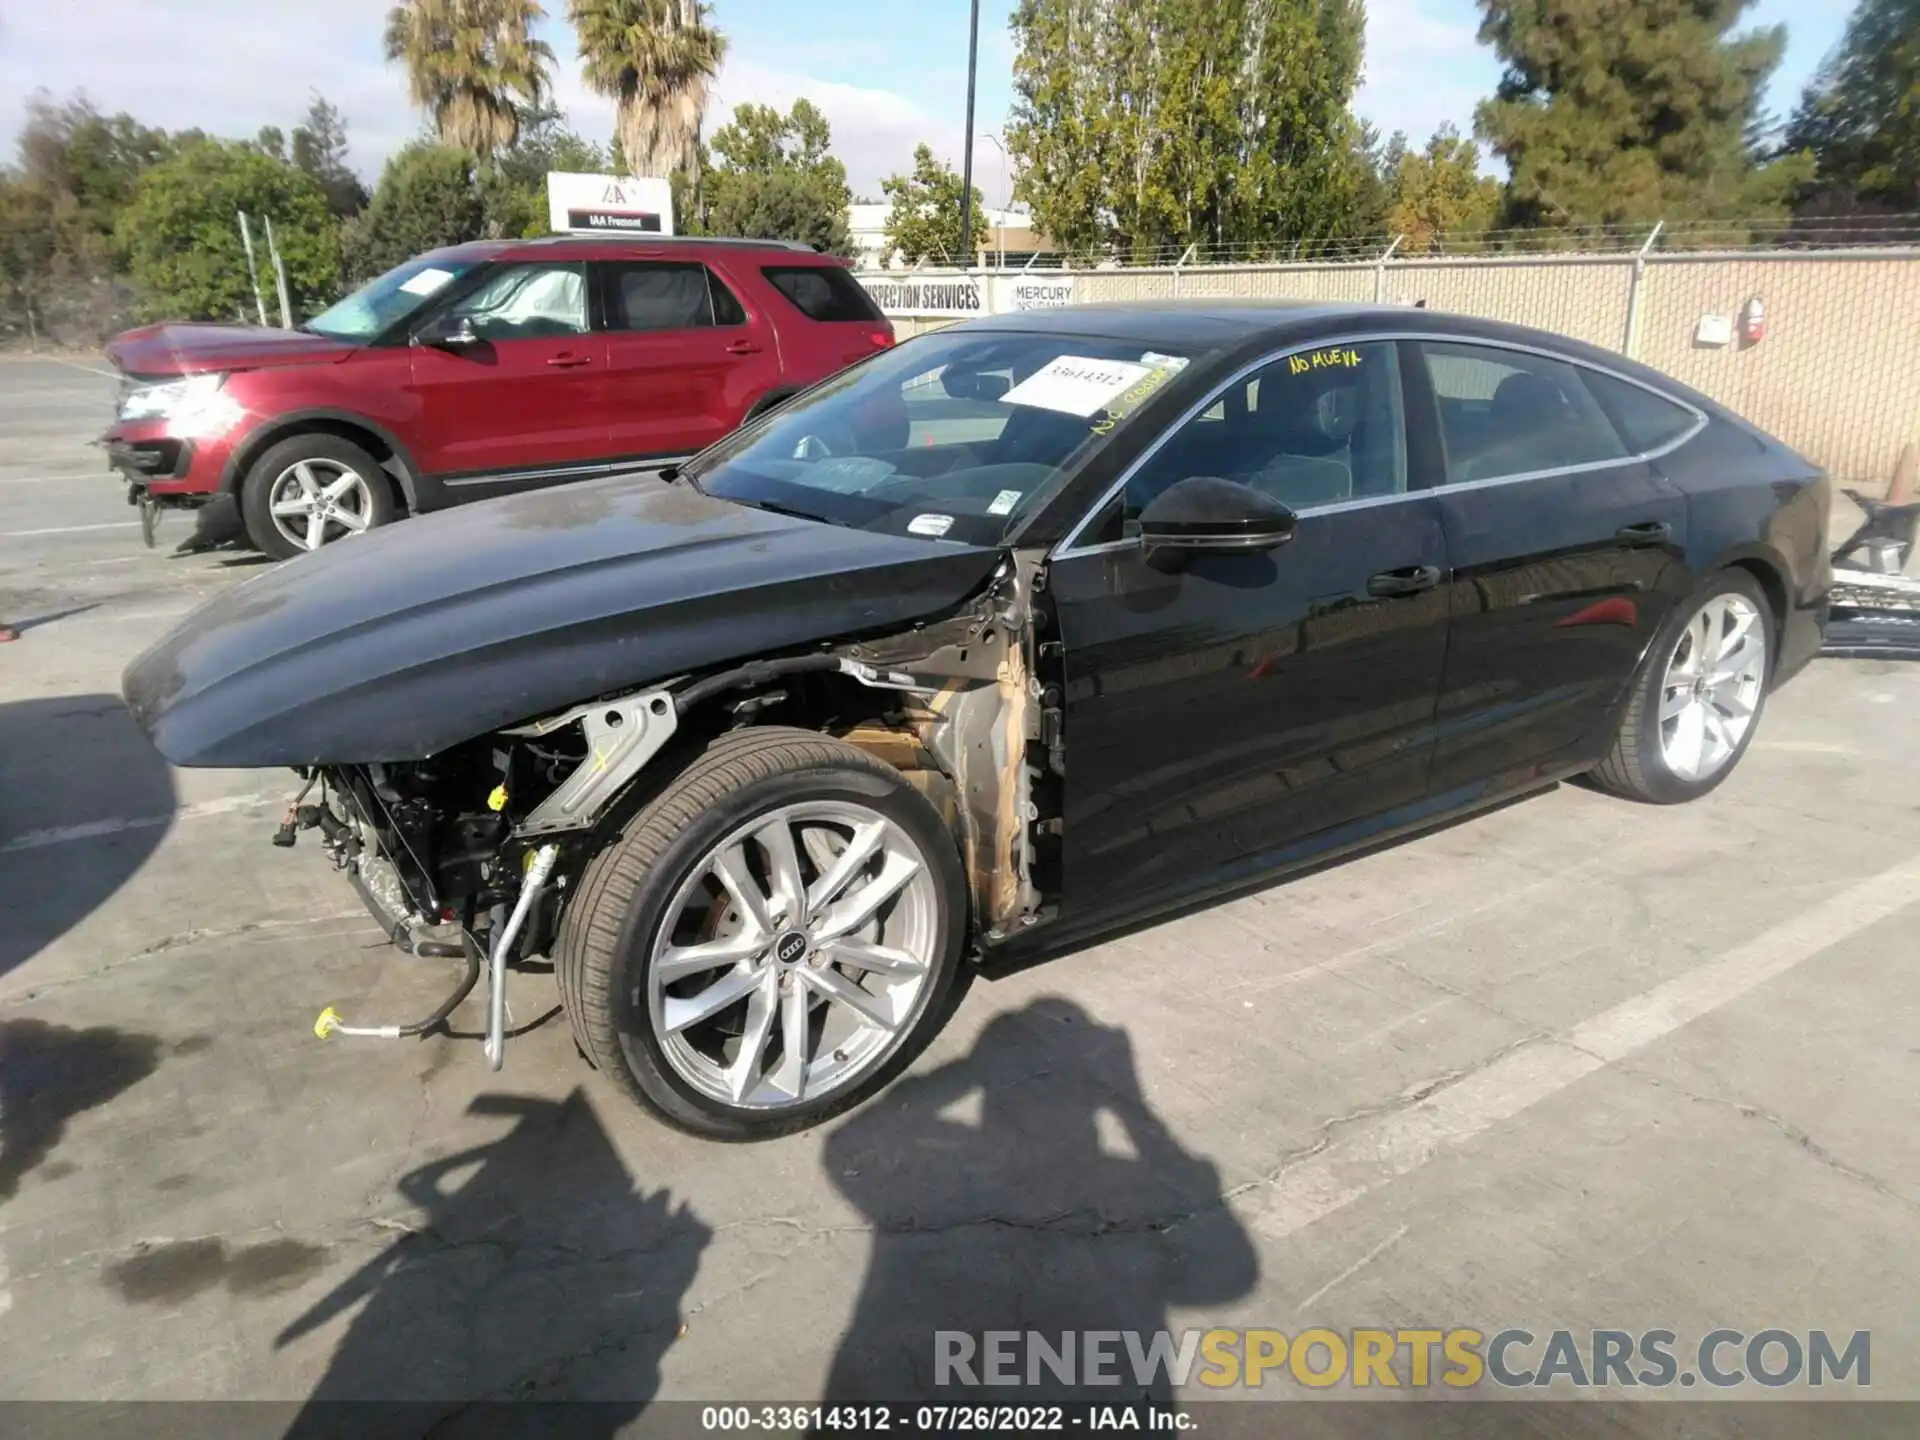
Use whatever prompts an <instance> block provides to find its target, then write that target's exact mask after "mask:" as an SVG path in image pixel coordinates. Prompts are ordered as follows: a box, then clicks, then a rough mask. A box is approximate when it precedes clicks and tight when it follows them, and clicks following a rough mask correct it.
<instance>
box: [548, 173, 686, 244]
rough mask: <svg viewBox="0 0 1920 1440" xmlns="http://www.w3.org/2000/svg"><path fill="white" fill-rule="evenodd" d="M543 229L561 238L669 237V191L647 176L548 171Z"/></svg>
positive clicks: (671, 190) (670, 207)
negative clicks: (611, 235) (573, 235)
mask: <svg viewBox="0 0 1920 1440" xmlns="http://www.w3.org/2000/svg"><path fill="white" fill-rule="evenodd" d="M547 223H548V225H549V226H551V227H552V228H553V229H554V230H555V231H557V232H559V233H561V234H583V235H608V234H613V235H671V234H673V187H672V186H670V185H669V184H668V183H667V182H666V181H665V180H659V179H655V178H653V177H651V176H633V175H571V174H568V173H566V172H565V171H561V170H549V171H548V172H547Z"/></svg>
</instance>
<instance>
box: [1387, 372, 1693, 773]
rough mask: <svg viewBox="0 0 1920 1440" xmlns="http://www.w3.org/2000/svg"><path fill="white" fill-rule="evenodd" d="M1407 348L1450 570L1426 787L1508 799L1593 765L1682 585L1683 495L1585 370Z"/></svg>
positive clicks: (1684, 580)
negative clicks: (1447, 629) (1476, 790)
mask: <svg viewBox="0 0 1920 1440" xmlns="http://www.w3.org/2000/svg"><path fill="white" fill-rule="evenodd" d="M1404 348H1405V349H1406V350H1407V352H1408V362H1409V365H1408V368H1409V372H1410V373H1412V374H1413V375H1415V376H1416V377H1418V378H1417V379H1416V385H1417V386H1418V387H1419V388H1418V389H1417V390H1416V393H1415V395H1414V408H1415V410H1416V413H1417V412H1418V411H1420V410H1423V409H1424V410H1425V412H1426V418H1427V420H1428V422H1429V423H1428V424H1427V425H1426V426H1424V427H1421V428H1423V429H1424V430H1425V433H1426V434H1427V435H1429V436H1430V437H1431V439H1432V443H1433V449H1434V450H1435V451H1436V452H1437V453H1436V454H1435V455H1434V456H1433V463H1434V464H1435V465H1436V466H1437V467H1438V468H1439V470H1440V472H1441V475H1440V478H1441V480H1442V483H1441V484H1440V486H1439V487H1438V488H1437V490H1436V491H1435V498H1436V500H1437V502H1438V505H1439V510H1440V518H1441V523H1442V524H1443V525H1444V527H1445V530H1446V538H1447V551H1448V554H1449V556H1450V557H1451V560H1452V564H1453V572H1454V575H1453V585H1452V615H1453V619H1452V630H1451V639H1450V642H1449V646H1448V650H1447V665H1446V674H1445V677H1444V680H1443V682H1442V685H1441V692H1440V714H1439V730H1438V738H1437V742H1436V745H1435V750H1434V776H1433V784H1434V788H1435V790H1436V791H1438V792H1442V793H1445V792H1448V791H1452V790H1456V789H1461V788H1472V787H1486V788H1493V789H1505V788H1509V787H1511V786H1513V785H1517V784H1524V783H1526V782H1528V781H1530V780H1532V779H1535V778H1539V777H1541V776H1544V775H1547V774H1551V773H1553V772H1554V771H1556V770H1564V769H1565V768H1566V767H1567V766H1568V765H1570V764H1574V763H1578V762H1582V761H1586V760H1590V759H1597V758H1598V756H1599V755H1600V753H1601V752H1602V751H1603V750H1604V748H1605V746H1606V744H1607V742H1608V739H1609V736H1610V733H1611V726H1612V720H1613V712H1614V706H1615V703H1616V701H1617V700H1618V699H1619V698H1620V696H1621V694H1622V692H1623V690H1624V687H1625V686H1626V684H1627V681H1628V680H1629V678H1630V677H1631V676H1632V674H1633V672H1634V669H1635V667H1636V666H1637V664H1638V663H1639V657H1640V654H1641V652H1642V651H1643V650H1644V649H1645V648H1646V646H1647V644H1648V642H1649V641H1651V639H1652V638H1653V634H1654V632H1655V630H1656V629H1657V628H1658V627H1659V625H1660V622H1661V620H1662V619H1663V618H1664V617H1665V615H1666V613H1667V609H1668V607H1669V605H1671V604H1672V602H1673V600H1674V599H1675V597H1676V596H1677V595H1681V594H1684V593H1685V592H1686V590H1687V588H1688V586H1689V584H1690V579H1689V575H1688V571H1687V566H1686V563H1685V560H1684V555H1685V544H1686V527H1687V506H1686V500H1685V497H1684V496H1683V495H1682V494H1681V493H1680V491H1679V490H1678V488H1677V487H1675V486H1674V485H1673V484H1672V483H1671V482H1669V481H1668V480H1667V479H1666V477H1665V476H1663V475H1662V474H1661V473H1660V471H1659V469H1658V467H1657V465H1656V464H1655V463H1654V462H1653V461H1651V460H1649V459H1647V458H1645V457H1644V456H1643V455H1640V454H1636V453H1634V447H1632V446H1630V445H1629V444H1628V443H1627V442H1626V441H1625V440H1623V439H1622V438H1621V434H1620V430H1619V428H1618V427H1617V426H1616V425H1615V424H1614V422H1613V421H1612V420H1611V419H1610V417H1609V415H1608V413H1607V410H1606V408H1605V407H1604V406H1603V405H1602V404H1601V403H1600V400H1599V398H1598V396H1597V395H1596V393H1595V387H1594V386H1590V385H1589V384H1588V382H1587V379H1586V378H1585V377H1586V376H1587V374H1588V373H1590V372H1589V371H1588V370H1587V367H1584V366H1580V365H1576V364H1574V363H1572V362H1570V361H1567V360H1564V359H1560V358H1558V357H1554V356H1550V355H1547V354H1544V353H1541V352H1537V351H1532V350H1524V349H1518V348H1511V347H1504V346H1495V345H1489V344H1481V343H1459V342H1453V341H1445V342H1442V341H1433V340H1422V341H1418V342H1412V341H1409V342H1404ZM1605 378H1606V377H1599V378H1598V379H1596V385H1597V384H1599V383H1600V382H1601V381H1602V380H1604V379H1605ZM1621 383H1626V382H1621ZM1422 391H1423V392H1424V393H1421V392H1422ZM1427 407H1430V408H1427Z"/></svg>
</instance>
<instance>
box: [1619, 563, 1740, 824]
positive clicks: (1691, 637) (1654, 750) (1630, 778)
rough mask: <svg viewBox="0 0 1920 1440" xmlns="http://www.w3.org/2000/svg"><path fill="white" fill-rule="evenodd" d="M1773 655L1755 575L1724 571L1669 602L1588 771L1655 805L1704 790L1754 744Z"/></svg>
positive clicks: (1625, 793) (1627, 794) (1623, 792)
mask: <svg viewBox="0 0 1920 1440" xmlns="http://www.w3.org/2000/svg"><path fill="white" fill-rule="evenodd" d="M1702 656H1704V657H1705V660H1706V664H1705V665H1704V667H1703V666H1702V665H1701V664H1700V663H1699V662H1700V659H1701V657H1702ZM1773 659H1774V619H1773V606H1772V605H1771V604H1770V603H1769V602H1768V600H1767V597H1766V595H1765V594H1764V593H1763V592H1762V591H1761V589H1760V585H1759V582H1758V581H1756V580H1755V579H1754V578H1753V576H1751V575H1750V574H1748V573H1747V572H1746V571H1745V570H1723V571H1721V572H1720V573H1719V574H1718V575H1715V576H1714V577H1713V578H1712V579H1711V580H1709V581H1708V582H1707V584H1705V585H1704V586H1702V587H1701V588H1700V589H1699V590H1697V591H1695V592H1694V594H1693V595H1692V596H1691V597H1690V598H1689V599H1687V600H1686V601H1685V602H1683V603H1682V604H1679V605H1676V606H1675V607H1674V609H1673V613H1672V614H1671V615H1669V616H1668V617H1667V620H1666V623H1665V624H1663V625H1662V626H1661V627H1660V631H1659V633H1658V634H1657V635H1656V636H1655V637H1654V640H1653V643H1652V644H1651V645H1649V646H1648V647H1647V654H1646V658H1645V659H1644V660H1642V661H1641V664H1640V670H1639V672H1638V673H1637V674H1636V675H1635V676H1634V679H1633V689H1632V693H1631V694H1630V695H1629V697H1628V699H1627V705H1626V709H1625V710H1624V712H1623V713H1622V714H1621V717H1620V728H1619V729H1618V730H1617V731H1616V732H1615V734H1614V741H1613V749H1612V751H1611V752H1610V753H1609V754H1608V756H1607V758H1606V759H1605V760H1604V761H1602V762H1601V764H1600V767H1599V768H1598V769H1596V770H1594V771H1592V772H1591V774H1590V775H1589V777H1588V778H1589V779H1591V780H1592V781H1593V783H1594V784H1595V785H1597V786H1599V787H1600V788H1601V789H1602V790H1607V791H1610V792H1612V793H1613V794H1615V795H1621V796H1625V797H1626V798H1627V799H1629V800H1639V801H1643V802H1645V803H1647V804H1651V805H1677V804H1682V803H1684V802H1685V801H1688V800H1697V799H1698V798H1699V797H1700V796H1702V795H1705V794H1706V793H1707V792H1708V791H1710V790H1712V789H1713V788H1714V787H1716V786H1717V785H1719V784H1720V782H1721V781H1723V780H1725V779H1726V778H1727V776H1729V775H1730V774H1732V773H1733V767H1734V766H1735V765H1737V764H1739V763H1740V757H1741V756H1742V755H1744V754H1746V753H1747V746H1748V745H1750V744H1752V743H1753V737H1754V734H1755V732H1756V731H1758V730H1759V728H1760V717H1761V713H1762V712H1763V710H1764V709H1765V708H1766V700H1767V686H1768V684H1769V682H1770V681H1771V679H1772V677H1773ZM1721 676H1724V677H1725V678H1721V679H1717V680H1716V677H1721ZM1696 740H1697V745H1696V744H1695V741H1696Z"/></svg>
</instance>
